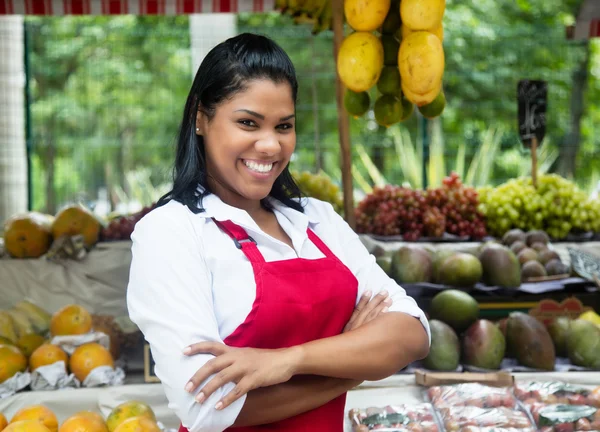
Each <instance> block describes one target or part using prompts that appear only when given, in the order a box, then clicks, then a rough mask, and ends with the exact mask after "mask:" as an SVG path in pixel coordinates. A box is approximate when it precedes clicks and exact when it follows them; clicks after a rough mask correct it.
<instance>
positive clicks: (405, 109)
mask: <svg viewBox="0 0 600 432" xmlns="http://www.w3.org/2000/svg"><path fill="white" fill-rule="evenodd" d="M401 102H402V118H401V119H400V121H401V122H403V121H404V120H406V119H408V118H409V117H410V116H411V114H412V113H413V111H414V109H415V106H414V105H413V103H412V102H411V101H409V100H408V99H406V98H405V97H404V96H402V99H401Z"/></svg>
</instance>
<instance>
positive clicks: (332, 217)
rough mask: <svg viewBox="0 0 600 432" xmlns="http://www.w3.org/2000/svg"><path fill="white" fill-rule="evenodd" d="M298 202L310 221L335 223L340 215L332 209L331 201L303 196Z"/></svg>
mask: <svg viewBox="0 0 600 432" xmlns="http://www.w3.org/2000/svg"><path fill="white" fill-rule="evenodd" d="M300 204H301V205H302V207H303V208H304V214H305V215H306V216H307V217H308V219H309V220H311V221H318V222H319V223H321V222H325V223H327V222H329V223H337V222H338V221H339V218H340V215H338V214H337V213H336V211H335V210H334V209H333V206H332V205H331V203H329V202H327V201H322V200H320V199H317V198H312V197H303V198H302V199H301V200H300Z"/></svg>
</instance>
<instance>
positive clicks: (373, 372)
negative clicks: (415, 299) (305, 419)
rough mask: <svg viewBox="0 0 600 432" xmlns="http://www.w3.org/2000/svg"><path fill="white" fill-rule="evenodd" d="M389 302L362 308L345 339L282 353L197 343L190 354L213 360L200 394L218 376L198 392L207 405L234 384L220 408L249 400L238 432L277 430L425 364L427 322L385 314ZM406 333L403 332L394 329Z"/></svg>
mask: <svg viewBox="0 0 600 432" xmlns="http://www.w3.org/2000/svg"><path fill="white" fill-rule="evenodd" d="M383 300H384V297H383V296H376V297H375V299H374V300H372V301H370V302H369V301H368V299H366V298H363V299H361V302H359V304H358V305H357V310H356V311H355V313H354V314H353V316H352V318H351V320H350V322H349V323H348V326H346V329H345V331H344V333H342V334H341V335H339V336H334V337H331V338H325V339H320V340H316V341H312V342H309V343H306V344H303V345H299V346H296V347H292V348H287V349H281V350H259V349H252V348H230V347H227V346H225V345H223V344H218V343H212V342H203V343H198V344H194V345H192V346H190V347H189V349H188V350H187V351H186V354H187V355H194V354H198V353H210V354H213V355H215V358H214V359H213V360H211V361H209V362H207V363H206V365H205V366H204V367H202V368H201V369H200V370H199V371H198V372H197V373H196V374H195V375H194V376H193V377H192V379H191V380H190V383H191V385H188V387H187V389H188V391H190V392H193V391H194V390H195V389H196V388H198V386H199V385H200V384H201V383H202V382H204V380H206V379H207V378H208V377H210V376H211V375H213V374H216V375H215V377H214V378H213V379H212V380H210V381H209V382H208V383H207V384H206V385H205V386H204V387H203V388H202V389H201V392H200V393H198V395H197V397H196V399H197V400H198V402H199V403H202V402H203V401H204V400H206V399H207V398H208V397H209V396H210V394H211V393H212V392H214V391H216V390H217V389H218V388H220V387H221V386H223V385H224V384H226V383H228V382H235V383H236V386H235V387H234V389H233V390H232V391H231V392H230V393H229V394H227V395H226V396H225V397H223V399H222V400H221V401H220V402H219V403H217V405H216V406H215V408H216V409H223V408H225V407H226V406H228V405H230V404H231V403H232V402H234V401H235V400H236V399H238V398H240V397H241V396H243V395H244V394H247V395H248V396H247V398H246V401H245V403H244V406H243V408H242V411H241V412H240V414H239V416H238V417H237V420H236V422H235V423H234V427H240V426H253V425H259V424H267V423H273V422H276V421H279V420H283V419H286V418H289V417H292V416H295V415H298V414H301V413H303V412H306V411H309V410H311V409H314V408H317V407H319V406H322V405H324V404H326V403H327V402H329V401H330V400H333V399H335V398H336V397H338V396H340V395H342V394H343V393H345V392H347V391H348V390H350V389H352V388H353V387H355V386H357V385H358V384H360V383H361V382H362V381H364V380H378V379H382V378H385V377H387V376H389V375H392V374H393V373H395V372H396V371H398V370H400V369H402V368H403V367H404V366H406V365H407V364H409V363H411V362H412V361H415V360H417V359H421V358H423V357H425V356H426V355H427V353H428V350H429V342H428V336H427V333H426V331H425V329H424V328H423V326H422V324H421V322H420V321H419V320H418V319H416V318H413V317H412V316H410V315H407V314H404V313H400V312H390V313H381V310H382V309H383V307H384V306H382V305H384V303H383ZM391 329H402V331H397V330H391Z"/></svg>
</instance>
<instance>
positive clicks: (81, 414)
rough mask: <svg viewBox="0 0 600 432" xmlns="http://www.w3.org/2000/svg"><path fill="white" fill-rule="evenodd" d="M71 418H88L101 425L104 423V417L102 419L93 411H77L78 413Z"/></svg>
mask: <svg viewBox="0 0 600 432" xmlns="http://www.w3.org/2000/svg"><path fill="white" fill-rule="evenodd" d="M72 417H86V418H89V419H92V420H96V421H97V422H100V423H102V424H105V423H106V422H105V421H104V417H102V416H101V415H100V414H98V413H97V412H93V411H79V412H78V413H75V414H73V416H72Z"/></svg>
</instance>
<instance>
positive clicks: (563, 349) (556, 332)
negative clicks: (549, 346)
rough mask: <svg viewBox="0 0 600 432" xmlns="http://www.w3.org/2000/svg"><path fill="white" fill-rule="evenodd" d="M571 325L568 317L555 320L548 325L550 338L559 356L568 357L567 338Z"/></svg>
mask: <svg viewBox="0 0 600 432" xmlns="http://www.w3.org/2000/svg"><path fill="white" fill-rule="evenodd" d="M570 325H571V320H570V319H569V318H567V317H558V318H555V319H554V320H553V321H552V322H551V323H550V324H548V333H550V337H551V338H552V342H553V343H554V350H555V351H556V355H557V356H560V357H566V356H567V337H568V334H569V327H570Z"/></svg>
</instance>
